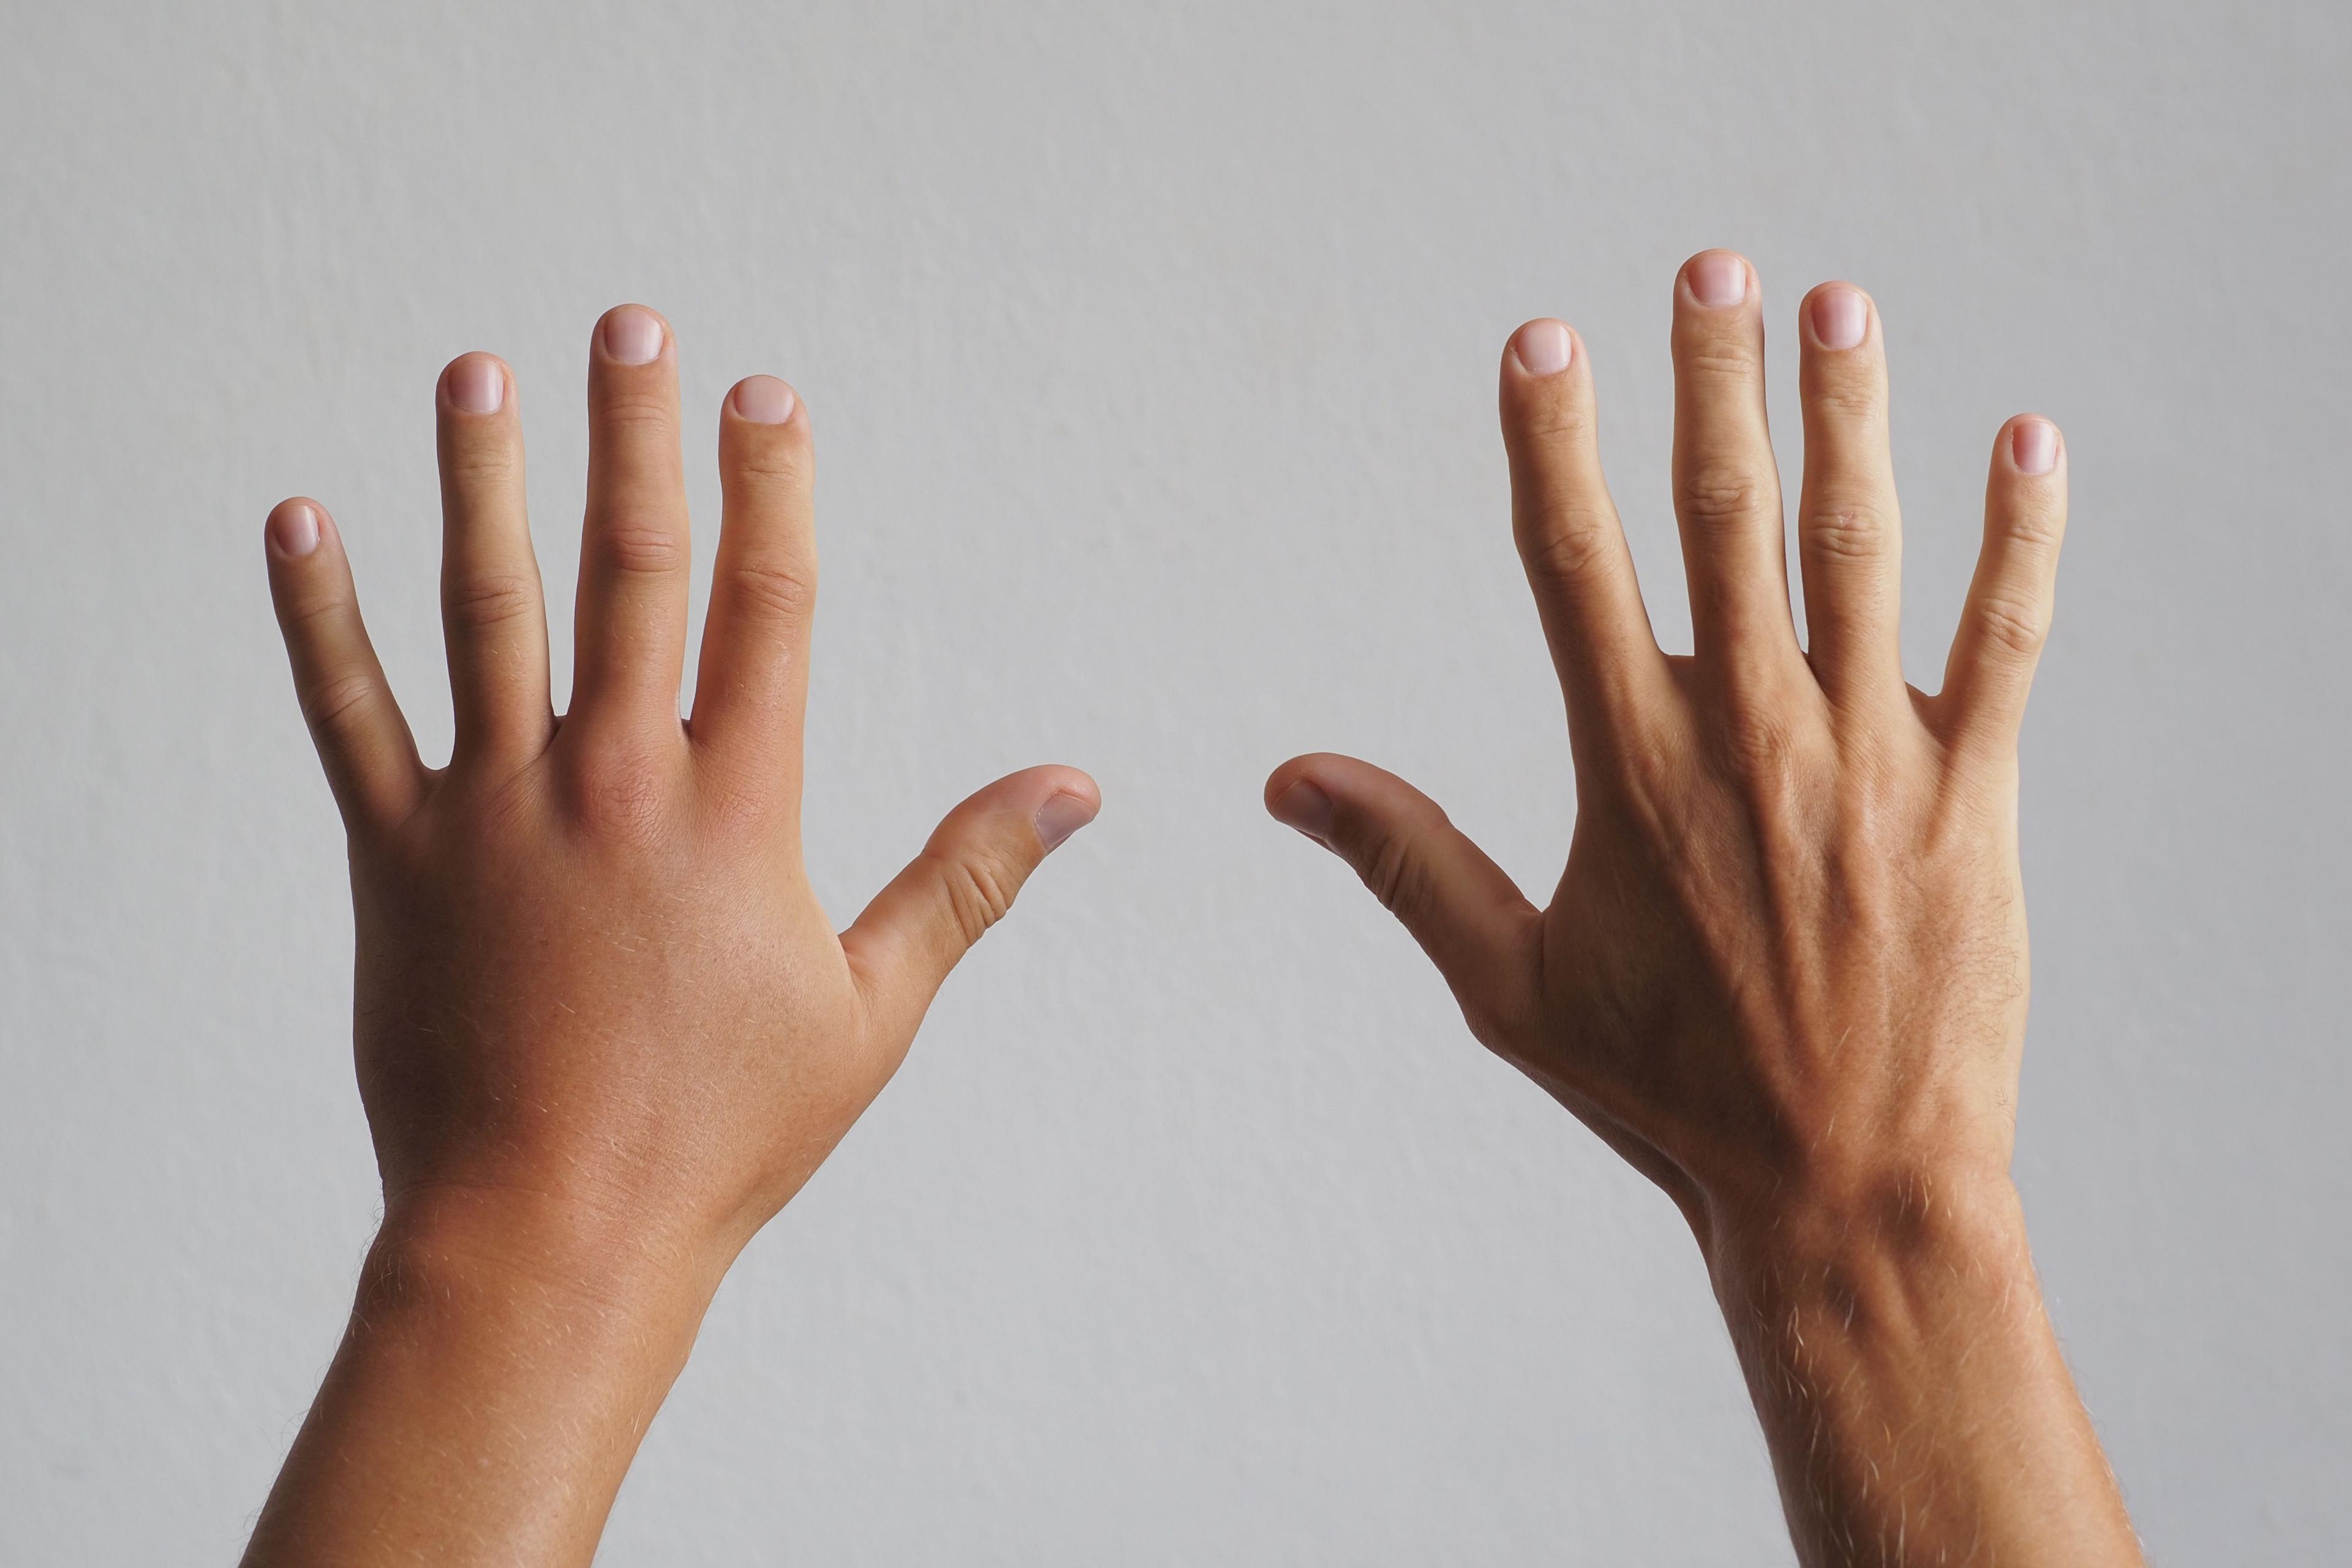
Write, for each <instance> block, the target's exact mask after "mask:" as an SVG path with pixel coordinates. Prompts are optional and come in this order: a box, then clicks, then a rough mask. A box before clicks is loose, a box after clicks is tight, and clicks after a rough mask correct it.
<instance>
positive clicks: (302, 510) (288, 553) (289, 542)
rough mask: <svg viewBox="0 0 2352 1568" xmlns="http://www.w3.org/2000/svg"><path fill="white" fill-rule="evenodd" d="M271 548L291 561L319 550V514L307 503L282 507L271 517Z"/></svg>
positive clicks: (299, 502) (269, 530)
mask: <svg viewBox="0 0 2352 1568" xmlns="http://www.w3.org/2000/svg"><path fill="white" fill-rule="evenodd" d="M268 532H269V547H270V548H271V549H272V550H275V551H276V552H278V554H280V555H282V556H284V557H286V559H288V560H289V561H299V560H300V559H301V558H302V557H303V556H305V555H308V554H310V552H312V551H313V550H316V549H318V548H319V514H318V512H317V511H316V510H313V509H312V508H311V507H310V505H309V504H308V503H307V502H301V501H298V502H296V503H295V504H294V505H292V506H281V507H279V508H278V510H276V511H275V512H272V513H271V514H270V517H269V529H268Z"/></svg>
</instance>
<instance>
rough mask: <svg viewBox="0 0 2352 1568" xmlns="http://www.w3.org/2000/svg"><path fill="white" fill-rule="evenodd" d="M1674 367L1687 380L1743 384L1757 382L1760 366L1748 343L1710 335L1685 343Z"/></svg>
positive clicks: (1754, 352)
mask: <svg viewBox="0 0 2352 1568" xmlns="http://www.w3.org/2000/svg"><path fill="white" fill-rule="evenodd" d="M1760 368H1761V367H1760V366H1759V362H1758V359H1757V355H1756V351H1755V350H1754V349H1752V348H1750V347H1749V346H1748V344H1747V343H1745V342H1741V341H1739V340H1738V339H1736V338H1729V337H1717V336H1715V335H1713V334H1709V335H1706V336H1702V337H1696V338H1694V339H1692V340H1691V341H1689V342H1685V344H1684V345H1683V349H1682V353H1680V354H1678V355H1677V356H1676V357H1675V371H1676V372H1677V374H1680V375H1682V376H1683V377H1684V378H1685V380H1688V381H1694V382H1707V383H1722V382H1733V383H1738V384H1741V385H1745V384H1748V383H1750V382H1753V381H1755V380H1756V379H1757V375H1758V372H1759V369H1760Z"/></svg>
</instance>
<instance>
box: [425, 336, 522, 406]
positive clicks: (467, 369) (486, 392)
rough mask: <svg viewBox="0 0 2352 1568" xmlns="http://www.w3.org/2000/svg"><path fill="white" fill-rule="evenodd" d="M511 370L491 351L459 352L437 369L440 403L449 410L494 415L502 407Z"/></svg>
mask: <svg viewBox="0 0 2352 1568" xmlns="http://www.w3.org/2000/svg"><path fill="white" fill-rule="evenodd" d="M512 376H513V372H512V371H510V370H509V368H508V366H507V363H506V361H504V360H502V359H500V358H499V356H498V355H496V354H493V353H481V352H479V351H474V352H470V353H462V354H459V355H458V356H457V358H456V359H453V360H451V361H450V362H449V363H448V364H446V366H444V367H443V368H442V371H441V381H440V385H439V395H440V401H441V405H442V406H443V407H444V408H445V409H447V410H448V411H449V412H451V413H455V414H470V415H485V414H496V413H497V412H498V411H499V409H501V408H503V407H505V406H506V403H507V391H508V387H509V385H510V384H511V381H512Z"/></svg>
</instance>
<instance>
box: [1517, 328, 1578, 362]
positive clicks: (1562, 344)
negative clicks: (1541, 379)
mask: <svg viewBox="0 0 2352 1568" xmlns="http://www.w3.org/2000/svg"><path fill="white" fill-rule="evenodd" d="M1511 353H1514V354H1516V355H1517V356H1518V361H1519V368H1520V369H1521V370H1524V371H1526V372H1527V373H1528V374H1529V375H1558V374H1559V373H1560V372H1561V371H1564V370H1566V369H1567V368H1568V362H1569V360H1570V357H1571V356H1572V355H1573V354H1574V353H1576V339H1575V338H1574V337H1572V336H1570V333H1569V330H1568V328H1567V327H1565V326H1563V325H1562V324H1560V323H1559V322H1558V321H1529V322H1528V324H1527V325H1526V326H1524V327H1521V328H1520V329H1519V331H1518V335H1517V336H1516V337H1514V338H1513V339H1512V340H1511Z"/></svg>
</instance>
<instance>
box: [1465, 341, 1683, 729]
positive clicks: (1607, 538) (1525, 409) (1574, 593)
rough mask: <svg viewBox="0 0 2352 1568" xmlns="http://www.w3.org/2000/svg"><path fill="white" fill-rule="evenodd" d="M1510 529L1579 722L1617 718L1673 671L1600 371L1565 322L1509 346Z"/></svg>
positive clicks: (1505, 378) (1504, 397)
mask: <svg viewBox="0 0 2352 1568" xmlns="http://www.w3.org/2000/svg"><path fill="white" fill-rule="evenodd" d="M1502 383H1503V384H1502V394H1501V401H1502V415H1503V446H1504V449H1505V450H1506V451H1507V452H1508V453H1509V455H1510V461H1511V532H1512V535H1513V537H1514V538H1516V539H1517V542H1518V546H1519V559H1520V561H1521V562H1522V563H1524V564H1525V565H1526V567H1527V573H1528V586H1529V587H1530V588H1532V589H1533V590H1534V591H1535V596H1536V610H1537V613H1538V615H1540V616H1542V618H1543V628H1544V639H1545V641H1546V642H1548V643H1549V645H1550V647H1551V657H1552V665H1553V668H1556V669H1557V670H1558V671H1559V680H1560V687H1561V689H1562V691H1563V692H1564V693H1565V694H1566V696H1567V699H1568V706H1569V719H1570V724H1571V726H1573V725H1575V724H1577V723H1578V722H1580V721H1584V720H1586V719H1588V718H1589V719H1599V720H1601V721H1609V720H1610V718H1611V716H1612V715H1619V716H1622V711H1623V710H1625V709H1626V708H1627V707H1628V706H1629V705H1631V704H1633V702H1635V701H1637V700H1639V699H1640V697H1641V695H1642V694H1643V691H1644V690H1645V689H1647V688H1649V687H1651V686H1653V685H1655V684H1659V683H1662V682H1664V680H1665V679H1666V671H1665V656H1664V654H1662V653H1660V652H1659V651H1658V642H1657V637H1656V636H1655V635H1654V633H1653V632H1652V631H1651V629H1650V614H1649V611H1648V609H1647V608H1646V607H1645V606H1644V605H1643V603H1642V587H1641V584H1640V583H1639V582H1638V581H1636V580H1635V578H1634V575H1633V554H1632V552H1630V551H1628V550H1627V549H1626V547H1625V531H1624V529H1623V528H1622V526H1621V525H1620V524H1619V522H1618V521H1617V508H1616V505H1615V503H1614V502H1612V500H1610V499H1609V485H1608V481H1607V480H1606V479H1603V478H1602V477H1601V450H1600V445H1599V442H1598V440H1597V439H1596V438H1595V432H1594V420H1593V410H1594V397H1593V390H1592V376H1591V370H1590V368H1589V367H1588V365H1587V363H1586V362H1585V355H1584V345H1583V344H1582V343H1580V342H1578V341H1577V337H1576V334H1575V333H1574V332H1572V331H1570V330H1569V328H1568V326H1567V324H1566V323H1564V322H1561V321H1552V320H1549V319H1548V318H1547V319H1543V320H1538V321H1529V322H1528V323H1527V324H1526V325H1525V326H1523V327H1521V328H1520V329H1519V330H1518V331H1517V332H1514V333H1513V334H1512V335H1511V341H1510V343H1509V345H1508V346H1507V348H1505V350H1504V351H1503V369H1502Z"/></svg>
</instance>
